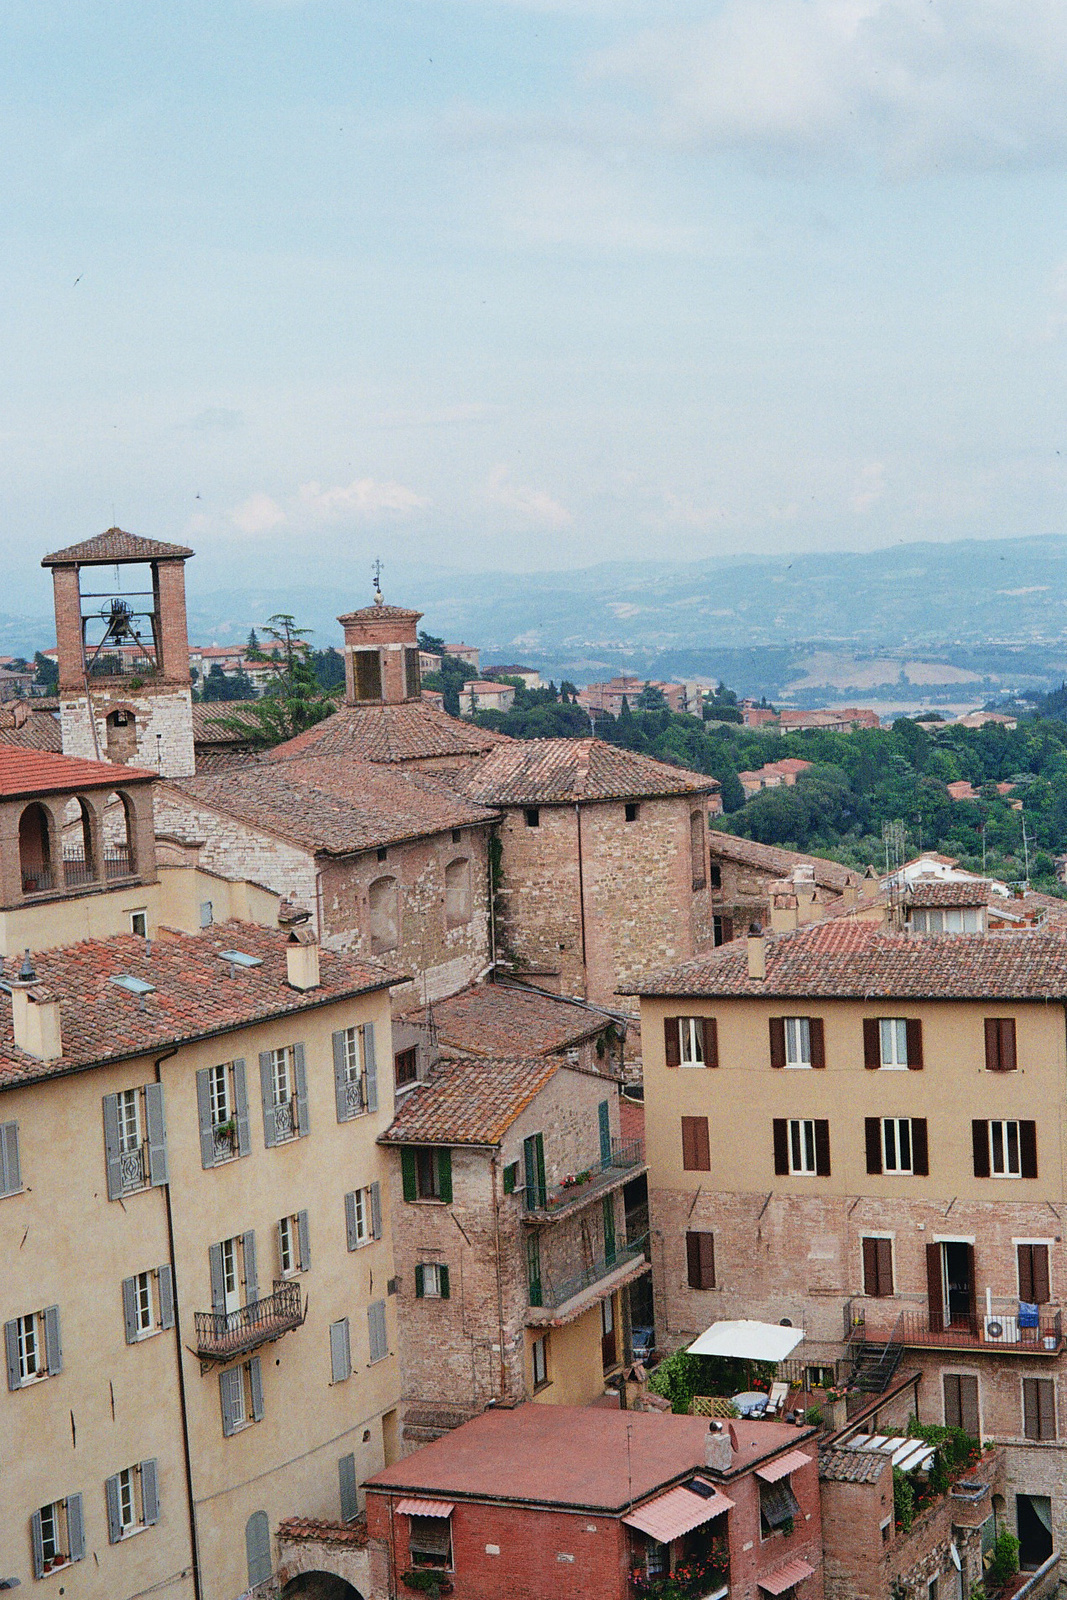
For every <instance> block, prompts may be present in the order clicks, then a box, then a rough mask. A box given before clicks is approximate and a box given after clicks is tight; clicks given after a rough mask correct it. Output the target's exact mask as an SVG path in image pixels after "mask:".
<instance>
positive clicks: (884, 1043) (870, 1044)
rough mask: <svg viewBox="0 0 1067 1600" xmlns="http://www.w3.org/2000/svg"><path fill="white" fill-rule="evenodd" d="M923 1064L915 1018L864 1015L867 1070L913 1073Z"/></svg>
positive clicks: (920, 1037) (919, 1025)
mask: <svg viewBox="0 0 1067 1600" xmlns="http://www.w3.org/2000/svg"><path fill="white" fill-rule="evenodd" d="M922 1064H923V1049H922V1023H921V1022H920V1021H919V1020H918V1018H906V1017H864V1019H863V1065H864V1066H865V1067H866V1068H867V1069H868V1071H876V1070H878V1069H881V1070H882V1071H883V1072H907V1071H908V1070H909V1068H910V1069H911V1070H912V1071H913V1072H914V1071H915V1070H916V1069H918V1068H921V1067H922Z"/></svg>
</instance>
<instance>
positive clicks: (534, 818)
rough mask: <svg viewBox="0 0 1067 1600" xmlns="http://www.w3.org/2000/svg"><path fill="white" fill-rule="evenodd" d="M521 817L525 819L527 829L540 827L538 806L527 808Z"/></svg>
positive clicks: (539, 809)
mask: <svg viewBox="0 0 1067 1600" xmlns="http://www.w3.org/2000/svg"><path fill="white" fill-rule="evenodd" d="M523 815H524V817H525V818H526V826H527V827H528V828H539V827H540V826H541V808H540V806H527V807H526V809H525V811H524V812H523Z"/></svg>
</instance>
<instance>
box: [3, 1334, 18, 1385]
mask: <svg viewBox="0 0 1067 1600" xmlns="http://www.w3.org/2000/svg"><path fill="white" fill-rule="evenodd" d="M4 1354H5V1356H6V1357H7V1386H8V1388H9V1389H21V1388H22V1376H21V1374H20V1372H19V1331H18V1324H17V1323H16V1322H14V1321H12V1322H5V1323H4Z"/></svg>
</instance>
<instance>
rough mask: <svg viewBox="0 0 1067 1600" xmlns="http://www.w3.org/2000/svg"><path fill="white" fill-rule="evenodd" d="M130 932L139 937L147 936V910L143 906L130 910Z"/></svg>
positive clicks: (145, 937)
mask: <svg viewBox="0 0 1067 1600" xmlns="http://www.w3.org/2000/svg"><path fill="white" fill-rule="evenodd" d="M130 932H131V933H135V934H137V935H138V937H139V938H141V939H147V938H148V910H147V908H146V907H145V906H138V908H137V910H136V911H131V912H130Z"/></svg>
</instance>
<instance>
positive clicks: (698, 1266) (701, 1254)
mask: <svg viewBox="0 0 1067 1600" xmlns="http://www.w3.org/2000/svg"><path fill="white" fill-rule="evenodd" d="M685 1256H686V1272H687V1276H688V1281H689V1287H690V1288H691V1289H714V1287H715V1235H714V1234H713V1233H687V1234H686V1236H685Z"/></svg>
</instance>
